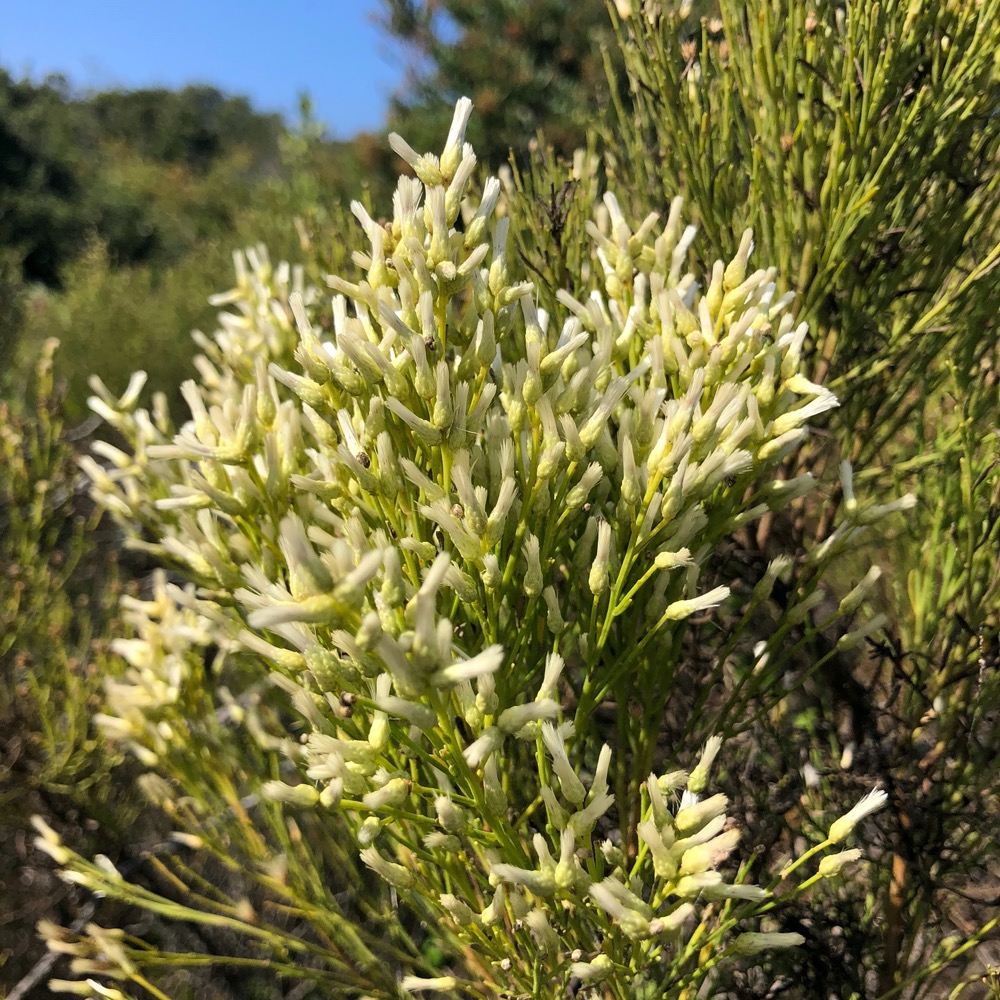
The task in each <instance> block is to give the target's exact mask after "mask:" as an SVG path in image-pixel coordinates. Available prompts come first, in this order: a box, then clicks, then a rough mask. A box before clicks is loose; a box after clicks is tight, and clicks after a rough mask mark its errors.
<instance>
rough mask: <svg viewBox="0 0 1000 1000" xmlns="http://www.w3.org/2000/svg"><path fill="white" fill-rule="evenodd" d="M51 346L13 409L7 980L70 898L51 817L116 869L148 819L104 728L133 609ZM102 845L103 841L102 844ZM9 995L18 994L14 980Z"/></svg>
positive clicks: (0, 710) (1, 861)
mask: <svg viewBox="0 0 1000 1000" xmlns="http://www.w3.org/2000/svg"><path fill="white" fill-rule="evenodd" d="M54 348H55V345H54V343H52V342H50V343H48V344H46V345H45V347H44V350H43V352H42V355H41V357H40V358H39V359H38V362H37V367H36V371H35V378H34V379H33V380H32V383H31V385H30V386H29V388H28V390H27V391H26V392H24V391H22V398H21V401H20V402H19V403H16V404H10V403H0V580H2V581H3V582H2V584H0V881H2V882H3V885H4V893H3V895H4V900H3V924H4V935H3V941H2V944H0V965H5V961H6V962H8V963H9V964H7V965H6V968H5V976H7V975H14V976H16V975H18V974H20V973H22V972H24V971H26V968H27V962H28V959H29V957H30V955H31V953H32V951H34V952H35V953H36V954H35V957H36V958H37V957H38V956H37V951H38V949H37V947H34V946H33V925H34V923H35V921H36V920H37V919H38V918H39V917H41V916H43V915H48V914H50V913H51V912H52V907H53V906H54V905H56V904H58V902H59V901H60V900H61V899H62V898H63V897H64V896H65V894H66V890H65V889H64V888H60V886H59V884H58V883H57V882H55V881H54V880H52V879H50V878H48V877H47V875H46V873H45V872H42V871H39V870H38V869H37V867H36V866H35V865H34V864H32V863H31V862H30V861H29V859H28V857H27V855H26V852H25V851H24V850H23V849H22V848H21V846H20V845H21V844H22V843H23V841H24V836H25V831H26V829H28V826H29V824H28V820H29V817H30V816H31V814H32V813H38V812H41V813H42V814H43V815H45V816H46V817H47V818H48V819H49V820H50V821H51V822H58V823H59V825H60V828H61V829H63V830H65V832H66V835H67V837H68V839H69V840H70V841H71V842H72V843H75V844H78V845H80V846H81V847H82V846H87V847H90V846H92V845H93V844H94V843H95V841H96V842H98V843H99V845H100V848H99V849H101V850H103V851H105V852H107V853H109V854H111V855H113V856H116V855H117V853H118V851H119V849H120V845H121V844H122V842H123V840H127V839H128V832H129V830H130V828H131V825H132V823H133V822H134V819H135V805H134V803H132V802H130V801H129V796H128V794H127V792H124V791H122V790H121V789H116V788H115V786H114V782H113V780H112V772H113V770H114V768H115V767H116V766H117V764H118V763H119V761H120V759H121V754H120V753H118V752H117V751H115V750H113V749H112V748H110V746H109V745H108V744H107V742H106V741H105V739H104V738H103V736H102V734H101V733H100V732H99V730H98V729H97V727H96V726H95V724H94V721H93V715H94V713H95V712H96V711H97V710H98V708H99V706H100V702H101V697H102V692H103V686H104V683H105V681H106V680H108V679H109V678H111V677H113V676H114V675H115V674H116V673H117V672H118V660H117V657H113V656H111V655H110V652H109V643H110V635H111V634H112V633H113V630H114V629H115V626H114V625H113V624H112V623H113V622H115V621H116V614H117V608H116V604H117V599H118V597H119V595H120V587H119V574H118V570H117V551H116V544H115V543H114V542H113V541H111V540H110V539H109V538H108V534H109V531H108V528H107V526H106V525H105V527H104V529H100V530H99V529H98V525H99V523H100V521H101V516H100V512H99V511H96V510H95V509H94V507H93V505H92V504H91V503H90V502H89V500H88V499H87V498H86V496H85V495H82V494H81V493H80V492H79V490H78V484H79V472H78V470H77V466H76V453H75V451H74V447H73V445H72V444H71V443H70V442H69V441H68V440H67V437H66V434H65V430H64V426H63V422H62V417H61V414H60V409H59V399H58V394H57V393H55V392H54V391H53V385H52V355H53V351H54ZM98 830H99V831H100V834H99V837H95V836H94V834H95V831H98ZM7 981H8V983H11V982H12V980H10V979H8V980H7Z"/></svg>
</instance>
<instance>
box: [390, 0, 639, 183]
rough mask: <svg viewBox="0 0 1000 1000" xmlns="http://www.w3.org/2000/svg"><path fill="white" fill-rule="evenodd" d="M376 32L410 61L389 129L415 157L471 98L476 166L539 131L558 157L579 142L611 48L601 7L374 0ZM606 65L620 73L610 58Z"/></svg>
mask: <svg viewBox="0 0 1000 1000" xmlns="http://www.w3.org/2000/svg"><path fill="white" fill-rule="evenodd" d="M382 5H383V11H384V13H383V17H382V24H383V26H384V27H385V29H386V30H387V31H388V32H389V33H390V34H391V35H393V36H394V37H395V38H396V39H398V40H399V41H401V42H402V43H404V45H405V46H406V47H407V48H408V49H409V51H410V53H411V54H412V57H413V63H412V67H411V74H412V77H413V78H412V80H411V81H410V82H409V84H408V86H407V88H406V93H407V95H408V96H407V97H405V98H396V99H394V101H393V104H392V109H391V111H390V115H389V124H390V126H391V127H392V128H393V129H394V130H395V131H397V132H399V133H400V134H405V135H406V136H407V137H408V141H410V142H412V143H414V144H415V148H418V149H424V148H428V149H429V148H432V147H433V146H434V144H435V143H437V142H438V141H439V139H438V137H439V136H440V135H442V134H443V132H442V129H443V130H444V131H447V127H448V123H449V121H450V120H451V114H452V109H453V108H454V106H455V101H456V99H457V98H459V97H461V96H463V95H464V96H468V97H470V98H472V101H473V104H474V105H475V108H476V114H475V117H474V118H473V120H472V123H471V126H470V132H469V141H470V142H472V143H473V145H474V146H475V148H476V151H477V153H478V155H479V156H480V159H481V160H482V161H483V162H485V163H488V164H491V165H493V166H496V165H499V164H501V163H504V162H506V160H507V155H508V151H509V150H510V149H511V148H513V149H515V150H516V151H521V152H523V151H524V149H525V147H526V146H527V144H528V142H529V141H530V140H531V138H532V137H533V136H534V135H535V133H536V132H537V131H538V130H539V129H544V130H545V136H546V139H547V141H548V142H550V143H551V144H552V145H553V146H554V147H555V149H556V150H557V151H559V152H561V153H571V152H572V151H573V150H574V149H575V148H577V147H578V146H581V145H584V144H585V142H586V133H587V128H588V125H589V124H590V123H591V122H592V121H593V119H594V116H595V113H596V112H597V110H598V108H599V107H600V105H601V104H602V103H603V98H602V96H601V95H602V94H604V93H605V92H606V90H607V84H606V79H605V67H604V52H605V47H606V46H608V45H610V47H611V48H612V49H614V48H615V46H614V43H613V40H612V38H611V34H610V31H609V23H608V16H607V11H606V9H605V3H604V0H479V2H474V3H469V2H467V0H383V4H382ZM615 63H616V64H619V62H618V58H617V56H615Z"/></svg>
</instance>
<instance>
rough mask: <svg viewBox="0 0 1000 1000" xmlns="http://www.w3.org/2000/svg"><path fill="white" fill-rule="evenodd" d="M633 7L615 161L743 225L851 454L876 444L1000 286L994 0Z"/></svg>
mask: <svg viewBox="0 0 1000 1000" xmlns="http://www.w3.org/2000/svg"><path fill="white" fill-rule="evenodd" d="M679 6H680V8H683V7H684V6H685V5H683V4H681V5H679ZM632 7H634V8H635V13H634V14H633V16H632V17H630V18H627V19H625V20H624V21H622V22H620V24H619V33H620V37H621V42H622V45H623V49H624V52H625V60H626V65H627V68H628V73H629V81H630V92H629V97H630V102H629V104H628V106H627V107H625V106H621V105H619V114H618V116H617V118H616V119H615V120H614V131H612V130H611V129H610V128H609V130H608V131H607V133H606V140H607V145H608V149H609V153H610V154H611V156H612V157H613V158H614V167H613V168H612V173H613V175H614V176H615V177H616V178H618V181H619V183H620V184H621V185H622V186H623V187H624V188H625V189H626V190H628V191H629V192H630V193H632V195H633V196H634V199H635V200H634V207H635V208H636V210H637V211H644V210H645V208H646V206H647V205H650V204H656V203H662V201H663V200H664V199H665V198H669V197H672V196H673V195H674V194H683V195H684V197H685V200H686V202H687V203H688V204H690V205H691V206H692V210H693V211H694V212H695V213H696V215H697V218H698V222H699V225H700V226H701V227H702V228H703V229H704V231H705V233H706V235H707V236H708V242H709V245H710V246H712V247H713V248H718V250H719V251H720V252H722V253H724V254H726V253H732V252H733V251H734V249H735V248H736V246H738V244H739V241H740V238H741V234H742V232H743V230H744V229H745V228H746V227H748V226H749V227H752V228H753V229H754V234H755V239H756V240H757V244H758V248H759V251H760V252H761V253H763V254H764V255H765V257H766V258H767V259H768V260H773V261H774V262H775V264H776V265H777V267H778V273H779V274H780V275H781V276H782V278H781V281H782V283H783V284H782V287H783V288H791V287H794V288H796V290H797V293H798V294H797V300H796V311H797V314H798V315H799V317H800V318H801V319H802V320H804V321H806V322H808V323H809V326H810V330H811V331H812V332H811V336H810V340H809V342H808V345H807V350H808V352H809V356H810V367H811V370H812V372H813V374H814V377H815V378H816V379H817V380H818V381H822V382H824V383H826V382H828V383H829V385H830V387H831V388H833V389H834V390H835V391H837V392H838V393H842V395H843V397H844V398H843V404H842V407H841V410H840V411H839V413H838V415H837V420H838V423H839V426H840V427H841V428H843V432H842V434H843V440H844V443H845V448H846V452H847V454H848V455H849V457H850V458H851V459H852V460H853V461H857V462H860V463H862V464H865V465H869V464H871V463H872V462H873V461H875V460H877V459H878V460H881V459H882V458H884V456H882V455H881V452H882V449H883V448H884V447H885V446H886V445H887V444H889V443H890V442H892V443H893V447H894V443H895V442H896V440H897V438H898V434H899V432H900V430H901V429H902V428H904V427H905V426H907V425H908V424H912V423H913V422H914V421H919V420H920V419H921V413H922V408H923V405H924V404H925V403H926V402H927V401H929V400H930V399H931V398H933V389H934V387H935V385H937V384H938V383H939V381H940V379H941V378H942V377H943V375H942V371H941V368H940V365H938V364H936V363H935V362H936V361H937V360H938V359H940V358H944V357H947V356H948V355H949V354H950V353H952V352H953V351H955V350H956V349H957V350H964V347H963V346H962V345H965V344H969V343H974V342H976V341H979V340H980V338H981V330H982V329H983V324H984V323H988V322H989V317H990V315H991V314H992V309H993V304H995V302H996V301H997V296H998V291H1000V284H998V282H1000V270H993V269H994V268H995V265H996V263H997V262H998V261H1000V243H998V242H997V236H996V234H997V229H998V223H1000V198H998V191H1000V171H998V169H997V165H998V163H1000V118H998V116H997V114H996V109H997V107H998V105H1000V73H998V71H997V64H996V58H995V57H996V52H997V51H998V49H1000V6H998V5H997V4H996V3H995V2H993V0H984V2H979V3H961V2H948V3H913V4H910V3H896V2H892V3H881V4H867V3H863V4H847V5H840V4H826V5H817V6H816V8H815V9H813V8H812V7H810V6H809V5H808V4H804V3H795V4H792V5H790V6H789V5H787V4H784V3H777V2H775V0H751V2H750V3H732V2H726V0H723V2H721V3H720V4H719V5H718V8H719V12H718V16H717V17H714V18H706V19H703V20H701V21H700V22H699V21H698V20H697V19H696V18H694V17H693V16H691V15H687V16H685V15H684V13H683V10H681V11H680V12H678V8H677V7H676V6H675V5H672V4H663V5H660V4H655V3H640V2H638V0H636V2H634V3H632ZM991 270H992V273H990V272H991Z"/></svg>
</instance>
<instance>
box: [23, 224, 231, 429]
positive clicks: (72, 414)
mask: <svg viewBox="0 0 1000 1000" xmlns="http://www.w3.org/2000/svg"><path fill="white" fill-rule="evenodd" d="M230 268H231V263H230V257H229V254H228V253H223V252H222V251H220V250H219V249H217V248H215V247H213V246H211V245H207V244H201V245H200V246H199V250H198V252H197V253H194V254H192V255H190V256H187V257H185V258H183V259H182V260H181V261H179V262H178V263H176V264H174V265H172V266H166V267H163V266H161V267H152V266H149V265H136V266H133V267H127V268H126V267H114V266H113V265H112V263H111V261H110V259H109V255H108V251H107V249H106V248H105V247H104V246H102V245H101V244H99V243H92V244H91V245H90V246H89V247H88V249H87V251H86V252H85V253H84V254H83V255H82V256H81V257H80V258H79V259H77V260H76V261H74V262H73V263H72V264H71V265H70V266H69V267H67V269H66V270H65V272H64V284H65V289H64V291H62V292H61V293H50V292H46V291H44V290H38V291H36V292H35V293H34V294H33V295H32V296H31V297H30V299H29V304H28V309H27V316H26V319H25V322H24V327H23V331H24V332H23V334H22V338H23V341H24V347H23V349H22V350H23V353H25V354H29V356H30V353H29V352H32V351H37V350H38V347H37V345H39V344H41V343H44V342H45V341H47V340H48V339H49V338H55V339H57V340H59V341H60V342H61V343H62V345H63V346H62V348H61V350H60V352H59V356H58V371H59V374H60V377H61V378H63V379H64V380H65V381H66V386H67V388H66V393H67V395H66V403H65V406H66V416H67V418H68V419H69V420H71V421H75V422H80V421H82V420H83V419H84V418H85V417H86V415H87V396H88V395H89V389H88V388H87V379H88V378H89V376H90V374H91V373H92V371H93V369H94V368H95V367H96V366H97V365H98V364H100V366H101V367H102V369H103V371H104V373H105V377H106V378H107V379H108V380H109V381H110V382H111V383H112V384H115V385H121V386H124V385H125V384H126V383H127V382H128V379H129V376H130V375H131V373H132V372H133V371H135V370H136V369H138V368H143V369H145V370H146V371H147V372H148V373H149V376H150V383H151V388H152V389H153V390H154V391H162V392H166V393H168V394H170V395H171V396H172V397H173V398H174V399H179V395H178V387H179V386H180V384H181V382H183V381H184V380H185V379H187V378H190V377H191V376H192V375H193V374H194V369H193V367H192V363H191V358H192V354H193V351H194V348H193V345H192V341H191V333H190V331H192V330H194V329H196V328H198V327H200V326H203V325H206V324H207V323H209V322H210V321H211V319H212V316H213V314H214V312H215V310H214V309H213V308H212V307H211V306H210V305H209V303H208V298H209V295H210V294H211V293H212V291H213V290H214V289H215V288H217V287H218V285H219V283H220V279H221V277H222V276H223V275H225V274H226V272H227V271H228V270H229V269H230Z"/></svg>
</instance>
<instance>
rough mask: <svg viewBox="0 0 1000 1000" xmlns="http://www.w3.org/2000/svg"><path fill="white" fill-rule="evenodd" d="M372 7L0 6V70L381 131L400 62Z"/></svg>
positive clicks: (328, 0)
mask: <svg viewBox="0 0 1000 1000" xmlns="http://www.w3.org/2000/svg"><path fill="white" fill-rule="evenodd" d="M379 7H380V5H379V3H378V0H285V2H275V0H270V2H264V0H241V2H239V3H236V2H234V0H146V2H142V0H3V2H0V8H2V9H3V13H2V16H0V66H2V67H3V68H4V69H6V70H7V71H8V72H10V73H11V74H12V75H14V76H15V77H21V76H24V75H28V76H31V77H32V78H33V79H36V80H37V79H40V78H42V77H44V76H45V75H46V74H49V73H61V74H63V75H64V76H66V77H67V78H68V80H69V81H70V83H71V84H72V85H73V87H74V88H76V89H79V90H88V89H93V90H103V89H109V88H116V87H121V88H134V87H143V86H147V87H148V86H166V87H180V86H183V85H184V84H186V83H208V84H211V85H213V86H216V87H218V88H219V89H220V90H223V91H226V92H228V93H233V94H244V95H246V96H247V97H249V98H250V99H251V101H252V102H253V104H254V106H255V107H256V108H258V109H259V110H262V111H280V112H282V113H283V114H285V115H286V117H288V119H289V120H290V121H294V120H295V119H296V117H297V109H298V95H299V93H301V92H302V91H303V90H305V91H308V92H309V94H310V96H311V97H312V99H313V104H314V108H315V112H316V117H317V118H319V119H320V120H321V121H323V122H325V123H326V125H327V126H328V128H329V131H330V134H331V135H333V136H335V137H338V138H346V137H348V136H350V135H353V134H354V133H355V132H357V131H359V130H361V129H365V128H367V129H374V128H377V127H378V126H379V125H380V124H381V122H382V120H383V117H384V114H385V111H386V108H387V106H388V101H389V97H390V95H391V94H392V93H393V91H394V90H395V89H396V88H398V87H399V86H400V85H401V83H402V80H403V77H404V61H403V60H404V54H403V53H402V52H401V50H400V49H399V47H398V46H396V45H394V44H393V42H392V41H391V40H390V39H388V38H387V36H386V35H385V34H384V33H383V32H381V31H380V30H379V29H378V28H377V27H376V26H375V25H374V24H373V23H372V15H373V13H374V12H375V11H376V10H378V9H379Z"/></svg>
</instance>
